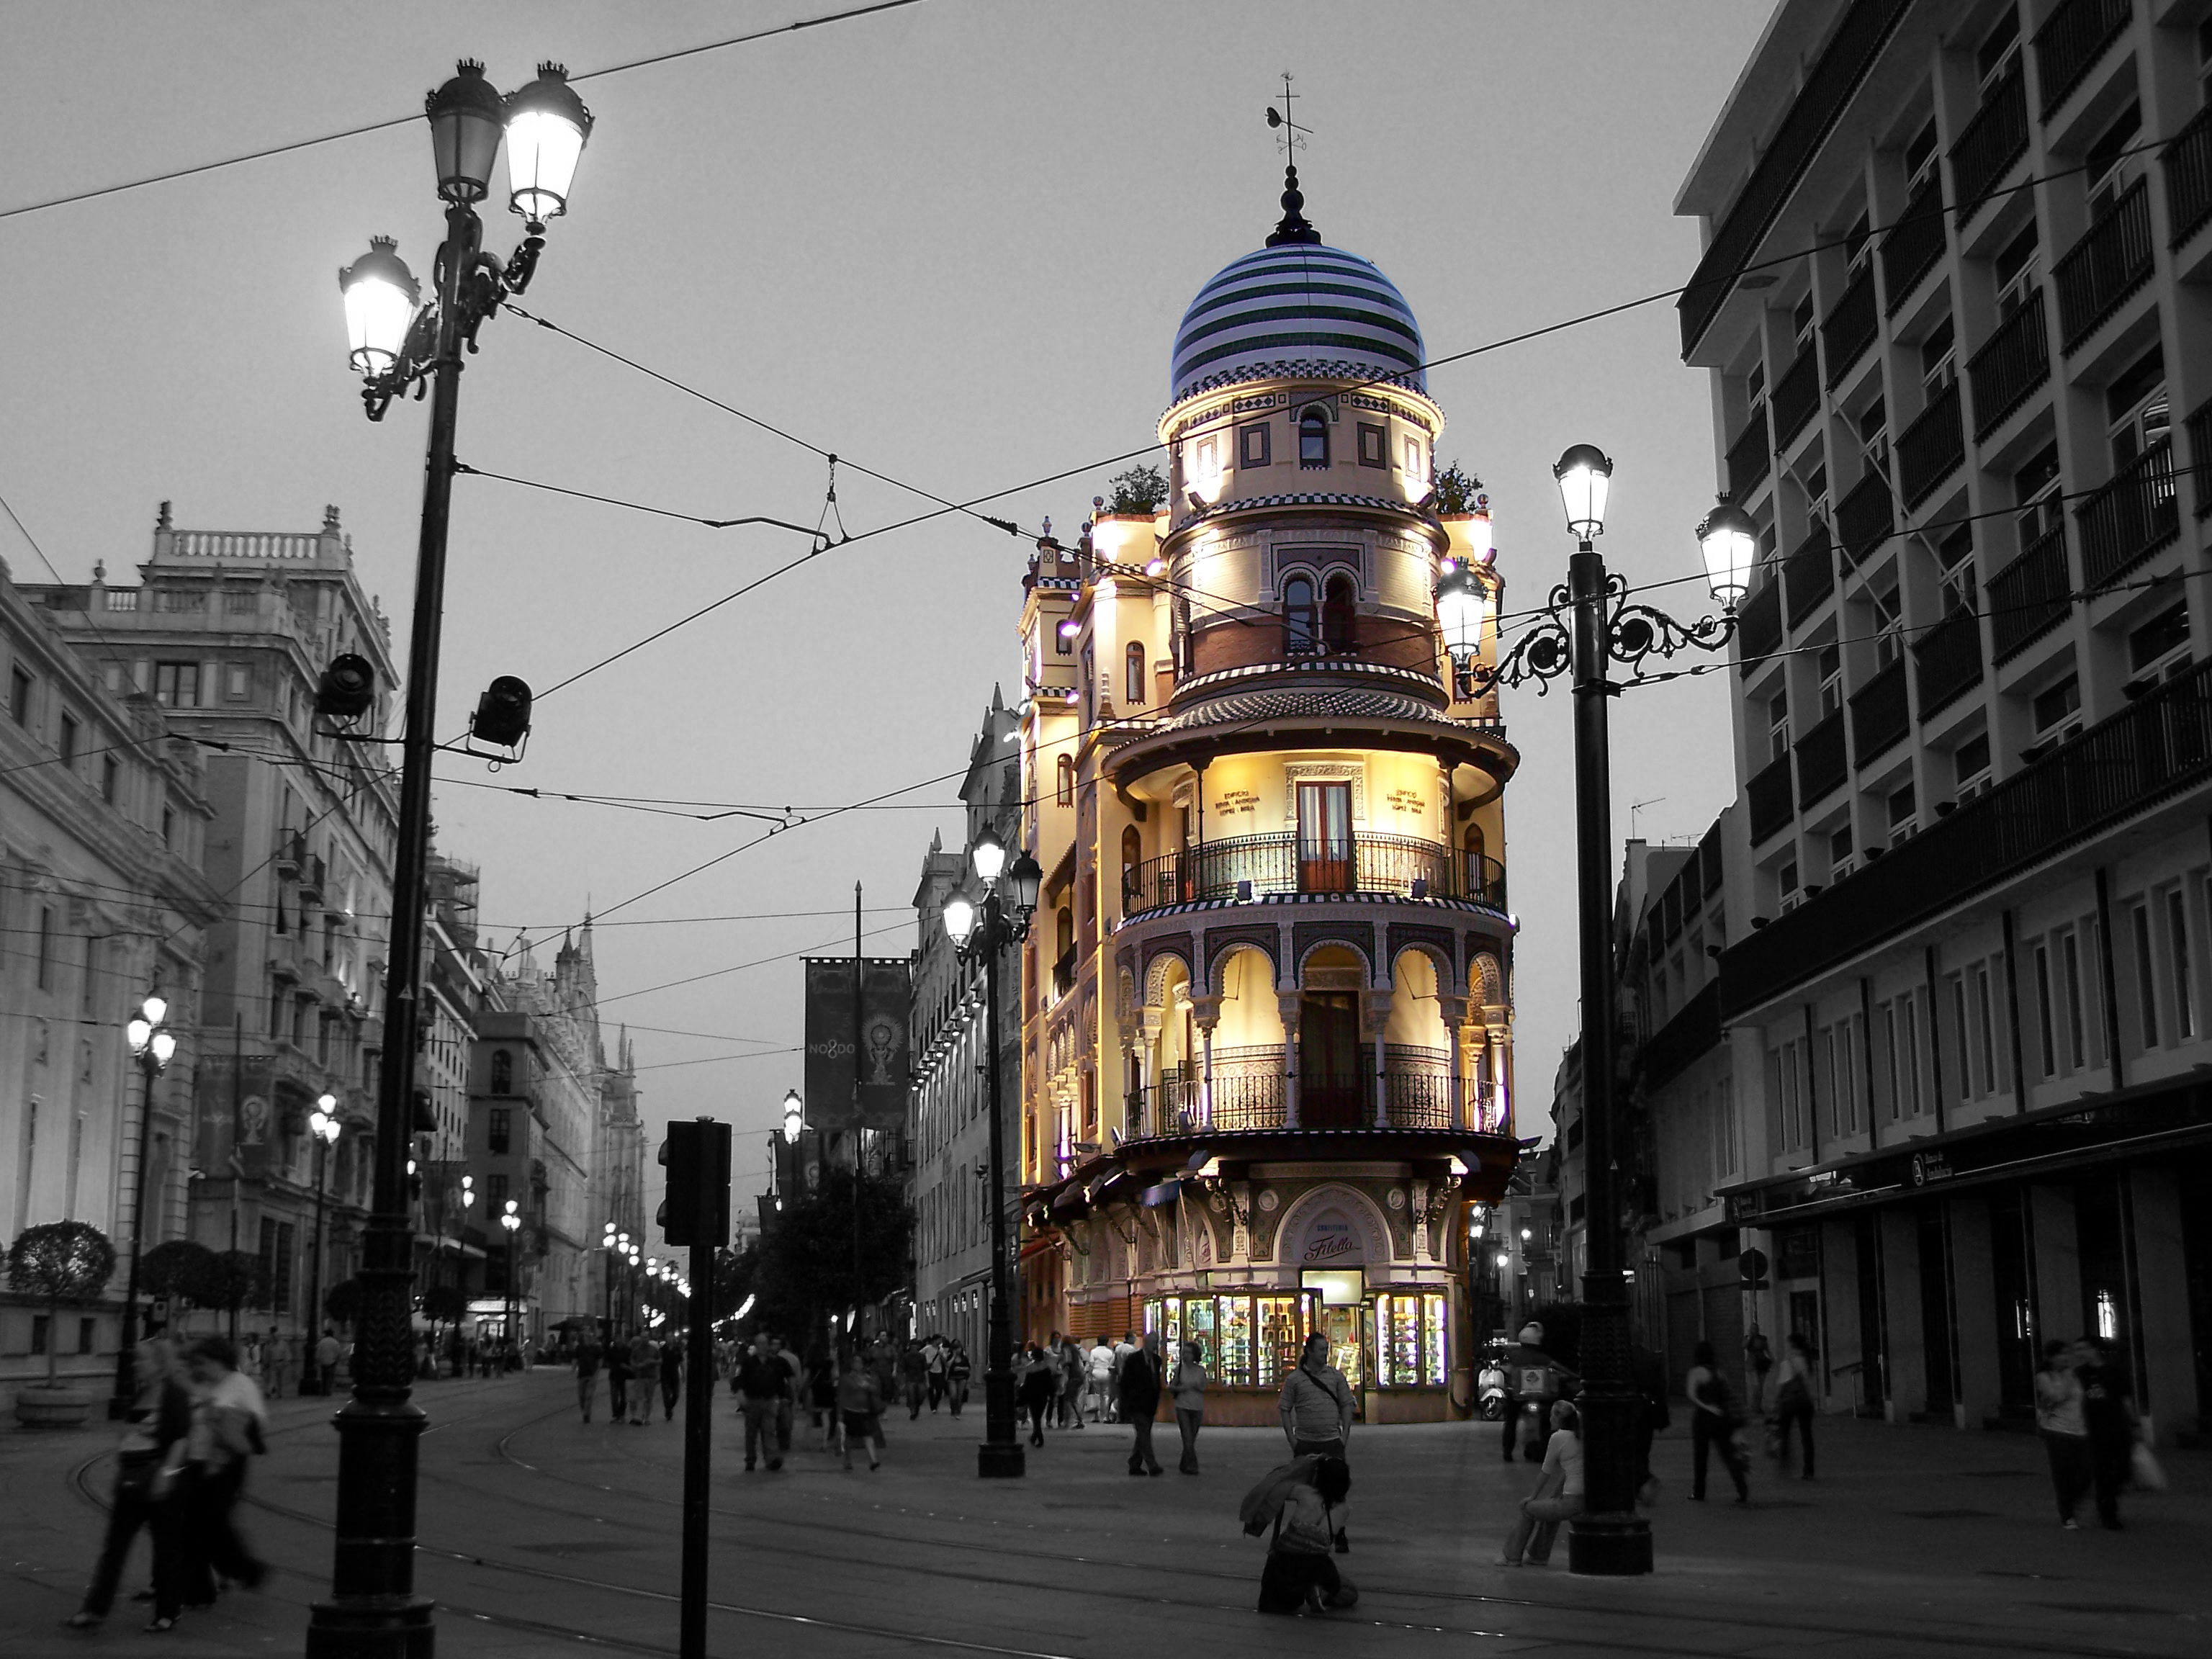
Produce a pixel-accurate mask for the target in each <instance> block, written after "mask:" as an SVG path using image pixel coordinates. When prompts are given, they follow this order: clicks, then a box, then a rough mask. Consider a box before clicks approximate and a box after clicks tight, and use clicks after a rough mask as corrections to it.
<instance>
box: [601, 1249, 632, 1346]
mask: <svg viewBox="0 0 2212 1659" xmlns="http://www.w3.org/2000/svg"><path fill="white" fill-rule="evenodd" d="M617 1237H627V1235H619V1234H617V1232H616V1231H615V1224H614V1223H613V1222H611V1221H610V1222H609V1223H607V1225H606V1231H604V1232H603V1233H601V1234H600V1235H599V1249H600V1250H601V1252H602V1253H603V1256H604V1259H603V1260H602V1261H601V1262H600V1264H599V1330H600V1334H601V1335H602V1336H603V1337H605V1340H608V1341H612V1340H614V1334H615V1262H616V1261H617V1256H616V1254H615V1249H616V1246H615V1240H616V1239H617Z"/></svg>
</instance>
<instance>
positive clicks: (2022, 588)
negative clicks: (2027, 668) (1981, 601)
mask: <svg viewBox="0 0 2212 1659" xmlns="http://www.w3.org/2000/svg"><path fill="white" fill-rule="evenodd" d="M2073 607H2074V582H2073V579H2072V577H2071V575H2070V574H2069V573H2068V571H2067V568H2066V529H2065V526H2063V525H2061V526H2059V527H2058V528H2057V529H2056V530H2052V531H2050V532H2046V533H2045V534H2044V535H2042V536H2040V537H2039V538H2036V539H2035V540H2034V541H2033V542H2031V543H2029V544H2028V546H2027V551H2025V552H2023V553H2022V554H2021V556H2019V557H2018V558H2016V559H2015V560H2014V561H2013V562H2011V563H2010V564H2008V565H2007V566H2006V567H2005V568H2003V569H2002V570H2000V571H1998V572H1997V574H1996V575H1994V576H1992V577H1990V633H1991V635H1994V643H1995V646H1996V659H1997V660H1998V661H1999V662H2009V661H2010V660H2011V659H2013V658H2015V657H2016V656H2018V655H2019V654H2020V653H2021V652H2022V651H2024V650H2026V649H2027V647H2028V646H2029V645H2031V644H2033V642H2034V641H2037V640H2039V639H2041V638H2042V637H2043V636H2044V635H2045V634H2048V633H2049V632H2050V631H2051V629H2054V628H2056V627H2057V626H2058V624H2059V623H2063V622H2064V621H2065V620H2066V613H2067V612H2068V611H2070V610H2072V609H2073Z"/></svg>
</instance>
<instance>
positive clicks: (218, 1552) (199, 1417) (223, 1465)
mask: <svg viewBox="0 0 2212 1659" xmlns="http://www.w3.org/2000/svg"><path fill="white" fill-rule="evenodd" d="M237 1355H238V1351H237V1350H236V1349H235V1348H234V1347H232V1346H231V1345H230V1341H229V1340H228V1338H226V1337H221V1336H204V1337H202V1338H200V1340H198V1341H197V1342H195V1343H193V1344H192V1346H191V1353H190V1356H189V1358H188V1360H187V1365H188V1369H189V1372H190V1375H191V1390H192V1419H191V1429H190V1431H188V1432H187V1434H186V1436H185V1474H184V1476H183V1478H182V1486H181V1490H180V1492H179V1496H178V1497H177V1498H173V1499H171V1500H170V1501H172V1502H181V1503H182V1504H184V1505H185V1508H184V1510H183V1511H182V1514H181V1516H180V1517H179V1518H180V1520H181V1522H182V1523H183V1524H184V1525H185V1527H187V1528H190V1538H191V1547H192V1548H193V1549H195V1550H197V1553H199V1554H200V1555H201V1556H202V1557H203V1558H204V1559H205V1561H206V1562H207V1565H209V1566H210V1567H212V1568H213V1569H214V1570H215V1571H216V1572H218V1573H220V1574H222V1577H225V1578H227V1579H228V1580H230V1581H231V1582H232V1583H236V1584H243V1585H245V1586H246V1588H247V1589H258V1587H259V1586H260V1584H261V1583H262V1581H263V1580H264V1578H266V1577H268V1576H269V1569H268V1568H267V1566H265V1565H264V1564H263V1563H262V1562H261V1561H260V1560H259V1559H258V1558H257V1557H256V1556H255V1555H254V1554H253V1553H252V1551H251V1550H249V1549H248V1548H246V1541H245V1540H244V1539H242V1538H240V1536H239V1534H238V1526H237V1522H236V1520H235V1518H234V1512H235V1510H236V1509H237V1507H238V1499H239V1496H240V1493H241V1492H244V1491H245V1489H246V1460H247V1459H248V1458H250V1457H252V1455H254V1454H255V1453H257V1452H259V1451H262V1450H264V1449H266V1447H267V1440H266V1437H265V1431H266V1427H267V1419H268V1413H267V1408H266V1407H264V1404H263V1402H262V1399H261V1390H260V1389H258V1388H257V1387H255V1386H254V1383H253V1382H252V1379H251V1378H250V1377H246V1376H242V1375H240V1372H239V1370H238V1368H237V1363H236V1362H237ZM160 1622H161V1621H160V1620H159V1618H158V1617H157V1618H156V1620H155V1626H159V1624H160ZM155 1626H149V1627H148V1628H149V1629H151V1628H155Z"/></svg>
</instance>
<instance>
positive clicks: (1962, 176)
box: [1951, 58, 2027, 228]
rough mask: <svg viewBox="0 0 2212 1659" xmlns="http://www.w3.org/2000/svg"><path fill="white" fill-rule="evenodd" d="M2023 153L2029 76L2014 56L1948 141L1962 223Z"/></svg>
mask: <svg viewBox="0 0 2212 1659" xmlns="http://www.w3.org/2000/svg"><path fill="white" fill-rule="evenodd" d="M2026 154H2027V78H2026V77H2025V76H2023V75H2022V74H2021V66H2020V60H2019V59H2018V58H2015V59H2014V60H2013V65H2012V67H2011V68H2010V69H2009V70H2007V71H2006V72H2005V76H2004V79H2002V81H1999V82H1997V83H1996V86H1994V87H1992V88H1990V94H1989V96H1988V97H1987V98H1985V99H1984V100H1982V106H1981V108H1980V109H1978V110H1977V111H1975V112H1974V117H1973V119H1972V120H1971V121H1968V122H1967V123H1966V126H1965V127H1964V128H1963V129H1962V130H1961V131H1960V134H1959V138H1958V142H1957V143H1954V144H1953V145H1952V146H1951V188H1952V189H1953V190H1954V191H1957V192H1958V197H1959V199H1958V212H1959V223H1960V227H1961V228H1964V227H1965V226H1966V225H1969V224H1972V222H1973V220H1974V216H1975V215H1976V214H1978V213H1979V212H1980V211H1981V210H1983V209H1984V208H1985V207H1987V206H1988V205H1989V204H1990V202H1991V201H1992V200H1993V199H1995V198H1994V197H1992V195H1991V193H1990V192H1992V191H1995V190H1996V187H1997V185H1999V184H2001V183H2002V182H2003V179H2004V176H2005V174H2006V173H2008V172H2010V171H2011V170H2012V164H2013V163H2014V162H2015V161H2018V160H2020V158H2021V156H2022V155H2026Z"/></svg>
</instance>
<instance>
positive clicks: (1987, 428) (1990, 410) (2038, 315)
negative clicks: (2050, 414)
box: [1966, 289, 2051, 442]
mask: <svg viewBox="0 0 2212 1659" xmlns="http://www.w3.org/2000/svg"><path fill="white" fill-rule="evenodd" d="M2050 378H2051V324H2050V319H2049V313H2047V312H2046V311H2045V308H2044V303H2043V292H2042V290H2041V289H2037V290H2035V291H2034V293H2033V294H2032V295H2030V297H2029V299H2028V301H2027V304H2026V305H2023V306H2022V307H2021V308H2020V309H2019V310H2018V311H2015V312H2014V313H2013V314H2012V315H2011V316H2009V317H2008V318H2006V319H2004V321H2002V323H2000V324H1998V325H1997V331H1996V333H1994V334H1992V335H1990V337H1989V340H1988V342H1987V343H1985V344H1984V345H1983V347H1982V349H1980V350H1979V351H1977V352H1976V353H1975V354H1974V355H1973V356H1972V357H1971V358H1969V359H1968V360H1967V362H1966V379H1967V380H1969V381H1970V382H1971V383H1972V386H1973V388H1974V438H1975V441H1977V442H1978V441H1980V440H1982V439H1984V438H1986V437H1988V436H1989V435H1990V433H1992V432H1994V431H1996V429H1997V428H1998V427H1999V426H2000V425H2002V423H2003V422H2004V421H2005V419H2006V418H2007V417H2008V416H2010V415H2011V413H2012V412H2013V410H2016V409H2018V408H2019V407H2020V406H2021V404H2024V403H2026V402H2027V398H2028V394H2029V393H2030V392H2033V391H2034V390H2035V389H2036V387H2038V386H2041V385H2042V384H2043V383H2044V382H2045V380H2049V379H2050Z"/></svg>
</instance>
